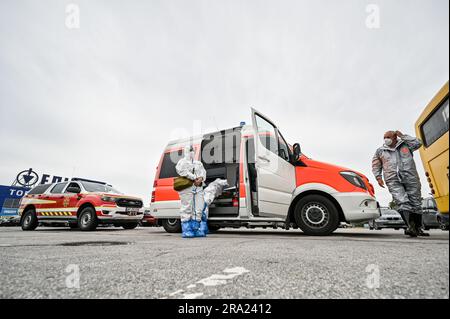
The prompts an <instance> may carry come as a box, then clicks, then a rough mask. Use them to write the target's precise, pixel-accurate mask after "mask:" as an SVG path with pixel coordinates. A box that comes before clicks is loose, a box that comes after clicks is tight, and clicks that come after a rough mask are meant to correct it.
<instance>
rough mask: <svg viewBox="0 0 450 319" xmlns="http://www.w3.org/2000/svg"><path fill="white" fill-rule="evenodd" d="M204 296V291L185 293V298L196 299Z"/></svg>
mask: <svg viewBox="0 0 450 319" xmlns="http://www.w3.org/2000/svg"><path fill="white" fill-rule="evenodd" d="M201 296H203V292H196V293H193V294H184V296H183V299H196V298H198V297H201Z"/></svg>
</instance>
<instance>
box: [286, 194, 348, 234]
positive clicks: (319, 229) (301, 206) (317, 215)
mask: <svg viewBox="0 0 450 319" xmlns="http://www.w3.org/2000/svg"><path fill="white" fill-rule="evenodd" d="M294 213H295V222H296V223H297V225H298V226H299V227H300V229H301V230H302V231H303V232H304V233H305V234H307V235H313V236H326V235H329V234H331V233H332V232H334V231H335V230H336V229H337V228H338V226H339V212H338V210H337V208H336V206H335V205H334V204H333V202H332V201H331V200H329V199H328V198H326V197H325V196H322V195H317V194H312V195H306V196H305V197H303V198H302V199H300V200H299V201H298V203H297V205H296V206H295V212H294Z"/></svg>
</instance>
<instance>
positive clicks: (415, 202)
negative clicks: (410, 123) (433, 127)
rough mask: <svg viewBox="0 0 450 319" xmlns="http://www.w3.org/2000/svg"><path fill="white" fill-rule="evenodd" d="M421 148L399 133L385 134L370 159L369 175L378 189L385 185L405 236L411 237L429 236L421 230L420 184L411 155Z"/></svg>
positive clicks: (420, 143)
mask: <svg viewBox="0 0 450 319" xmlns="http://www.w3.org/2000/svg"><path fill="white" fill-rule="evenodd" d="M421 146H422V142H421V141H420V140H419V139H418V138H415V137H412V136H409V135H406V134H403V133H401V132H400V131H388V132H386V133H385V134H384V144H383V146H382V147H380V148H378V149H377V151H376V152H375V155H374V156H373V159H372V171H373V174H374V175H375V178H376V179H377V182H378V185H380V187H383V188H384V182H386V186H387V187H388V190H389V192H390V193H391V195H392V197H393V199H394V202H395V204H396V205H397V206H398V212H399V213H400V215H401V216H402V218H403V220H404V221H405V223H406V225H408V229H407V230H406V231H405V234H406V235H409V236H411V237H417V236H429V234H428V233H425V232H424V231H423V230H422V196H421V184H420V179H419V174H418V173H417V169H416V164H415V163H414V157H413V152H414V151H416V150H418V149H419V148H420V147H421ZM382 173H383V177H384V182H383V177H382Z"/></svg>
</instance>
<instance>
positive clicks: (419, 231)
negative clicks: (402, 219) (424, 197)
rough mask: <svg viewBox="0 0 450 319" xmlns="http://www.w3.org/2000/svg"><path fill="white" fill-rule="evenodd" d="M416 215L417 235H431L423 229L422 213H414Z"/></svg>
mask: <svg viewBox="0 0 450 319" xmlns="http://www.w3.org/2000/svg"><path fill="white" fill-rule="evenodd" d="M414 215H415V221H416V232H417V236H420V237H429V236H430V234H429V233H426V232H424V231H423V222H422V214H414Z"/></svg>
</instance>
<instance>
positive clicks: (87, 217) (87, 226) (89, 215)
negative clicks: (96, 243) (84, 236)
mask: <svg viewBox="0 0 450 319" xmlns="http://www.w3.org/2000/svg"><path fill="white" fill-rule="evenodd" d="M97 225H98V220H97V215H96V214H95V210H94V208H93V207H85V208H83V210H82V211H81V212H80V214H79V215H78V228H80V229H81V230H95V229H96V228H97Z"/></svg>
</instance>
